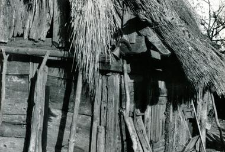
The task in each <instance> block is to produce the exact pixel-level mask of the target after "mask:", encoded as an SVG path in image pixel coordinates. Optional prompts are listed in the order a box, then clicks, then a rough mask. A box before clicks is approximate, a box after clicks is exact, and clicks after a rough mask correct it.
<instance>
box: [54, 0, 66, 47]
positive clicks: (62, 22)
mask: <svg viewBox="0 0 225 152" xmlns="http://www.w3.org/2000/svg"><path fill="white" fill-rule="evenodd" d="M67 7H69V1H68V0H54V9H53V10H54V13H53V14H54V15H53V36H52V42H53V44H54V45H55V46H56V47H64V46H65V40H66V35H67V34H66V33H67V30H66V23H67V19H68V13H67V10H66V9H65V8H67Z"/></svg>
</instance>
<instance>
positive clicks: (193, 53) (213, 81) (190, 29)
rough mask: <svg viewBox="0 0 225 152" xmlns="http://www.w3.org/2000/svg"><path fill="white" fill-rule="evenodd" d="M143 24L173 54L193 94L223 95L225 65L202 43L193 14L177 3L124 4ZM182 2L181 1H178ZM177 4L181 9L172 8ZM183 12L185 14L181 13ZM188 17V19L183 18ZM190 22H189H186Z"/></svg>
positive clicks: (143, 0)
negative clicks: (146, 24)
mask: <svg viewBox="0 0 225 152" xmlns="http://www.w3.org/2000/svg"><path fill="white" fill-rule="evenodd" d="M125 1H126V4H127V5H128V6H129V7H130V8H131V9H132V10H133V12H134V13H136V15H137V16H139V17H140V18H141V19H142V20H147V21H148V22H149V24H150V25H151V26H152V28H153V29H154V30H155V31H156V32H157V33H158V34H159V35H160V36H161V37H162V38H163V41H164V43H165V44H166V45H167V46H168V47H169V48H171V50H172V51H173V52H174V53H175V54H176V56H177V58H178V60H179V61H180V64H181V66H182V68H183V70H184V72H185V74H186V76H187V78H188V80H189V81H190V82H191V83H192V84H193V86H194V87H195V89H196V91H198V90H202V89H204V88H210V89H214V91H216V92H217V93H218V94H219V95H222V94H225V70H224V69H225V63H224V61H223V60H222V59H221V55H219V53H218V52H216V51H215V50H214V48H212V47H211V46H210V45H209V44H207V43H208V40H206V39H203V37H202V36H201V35H200V31H199V29H198V27H197V24H195V23H193V22H191V20H190V18H194V17H193V16H191V14H192V13H190V12H187V10H188V8H187V7H186V5H185V3H183V4H182V3H181V2H180V0H168V1H163V0H151V1H149V0H125ZM181 1H182V0H181ZM176 2H179V4H180V5H182V6H180V7H181V8H182V9H178V8H176V7H178V6H176V7H175V5H174V3H176ZM183 10H186V12H182V11H183ZM183 13H186V14H187V13H188V14H189V15H190V16H189V17H187V16H184V15H183ZM188 18H189V19H188Z"/></svg>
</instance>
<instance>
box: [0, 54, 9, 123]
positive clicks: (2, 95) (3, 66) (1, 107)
mask: <svg viewBox="0 0 225 152" xmlns="http://www.w3.org/2000/svg"><path fill="white" fill-rule="evenodd" d="M1 51H2V55H3V60H2V63H3V65H2V76H1V79H2V80H1V103H0V126H1V124H2V110H3V104H4V102H5V82H6V71H7V62H8V57H9V55H6V54H5V51H4V50H1Z"/></svg>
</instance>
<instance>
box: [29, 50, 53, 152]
mask: <svg viewBox="0 0 225 152" xmlns="http://www.w3.org/2000/svg"><path fill="white" fill-rule="evenodd" d="M49 53H50V52H47V53H46V55H45V57H44V59H43V61H42V64H41V66H40V68H39V69H38V71H37V80H36V84H35V92H34V104H35V105H34V107H33V112H32V120H31V137H30V144H29V150H28V151H29V152H37V151H38V152H42V131H43V121H44V107H45V85H46V82H47V75H48V72H47V67H46V66H45V65H46V62H47V59H48V57H49Z"/></svg>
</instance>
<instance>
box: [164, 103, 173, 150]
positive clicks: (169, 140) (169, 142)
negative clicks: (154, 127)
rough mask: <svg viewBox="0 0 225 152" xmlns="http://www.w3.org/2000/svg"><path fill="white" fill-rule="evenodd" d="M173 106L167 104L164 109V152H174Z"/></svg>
mask: <svg viewBox="0 0 225 152" xmlns="http://www.w3.org/2000/svg"><path fill="white" fill-rule="evenodd" d="M173 125H174V122H173V105H172V103H170V102H168V103H167V107H166V124H165V143H166V144H165V151H166V152H174V147H173V142H174V141H173V139H174V138H173V137H174V132H173Z"/></svg>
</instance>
